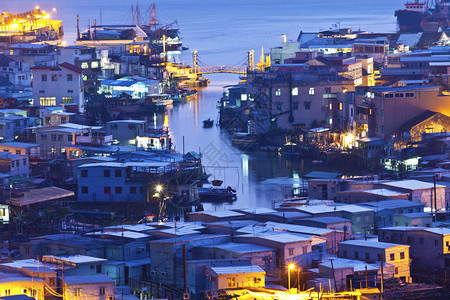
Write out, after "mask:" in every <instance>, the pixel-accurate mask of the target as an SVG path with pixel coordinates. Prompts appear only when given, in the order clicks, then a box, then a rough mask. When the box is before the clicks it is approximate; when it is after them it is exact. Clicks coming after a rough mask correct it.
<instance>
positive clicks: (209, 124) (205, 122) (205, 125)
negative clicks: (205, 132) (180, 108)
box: [203, 118, 214, 128]
mask: <svg viewBox="0 0 450 300" xmlns="http://www.w3.org/2000/svg"><path fill="white" fill-rule="evenodd" d="M213 125H214V120H211V119H209V118H208V120H203V128H211V127H213Z"/></svg>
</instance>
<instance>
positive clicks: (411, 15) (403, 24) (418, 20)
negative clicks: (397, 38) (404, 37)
mask: <svg viewBox="0 0 450 300" xmlns="http://www.w3.org/2000/svg"><path fill="white" fill-rule="evenodd" d="M449 2H450V0H434V1H430V0H427V1H420V0H415V1H414V2H406V3H405V8H404V9H399V10H397V11H395V16H396V17H397V24H398V27H399V31H400V32H436V31H438V30H439V28H446V27H447V26H448V21H449V7H450V3H449Z"/></svg>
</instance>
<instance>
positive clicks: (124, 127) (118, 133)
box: [105, 120, 147, 147]
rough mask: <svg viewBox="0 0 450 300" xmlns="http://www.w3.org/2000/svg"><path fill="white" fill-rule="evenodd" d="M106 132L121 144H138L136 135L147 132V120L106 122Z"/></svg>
mask: <svg viewBox="0 0 450 300" xmlns="http://www.w3.org/2000/svg"><path fill="white" fill-rule="evenodd" d="M105 129H106V133H107V134H109V135H112V137H113V141H114V142H116V143H117V144H118V145H121V146H132V147H134V146H136V137H138V136H140V135H143V134H144V133H145V132H147V121H142V120H116V121H109V122H107V123H106V127H105Z"/></svg>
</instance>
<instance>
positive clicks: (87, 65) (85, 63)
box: [81, 62, 89, 69]
mask: <svg viewBox="0 0 450 300" xmlns="http://www.w3.org/2000/svg"><path fill="white" fill-rule="evenodd" d="M81 68H83V69H87V68H89V64H88V63H87V62H84V63H81Z"/></svg>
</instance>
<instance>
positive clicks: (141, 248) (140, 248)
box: [137, 247, 145, 253]
mask: <svg viewBox="0 0 450 300" xmlns="http://www.w3.org/2000/svg"><path fill="white" fill-rule="evenodd" d="M137 251H138V252H139V253H141V252H144V251H145V247H138V249H137Z"/></svg>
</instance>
